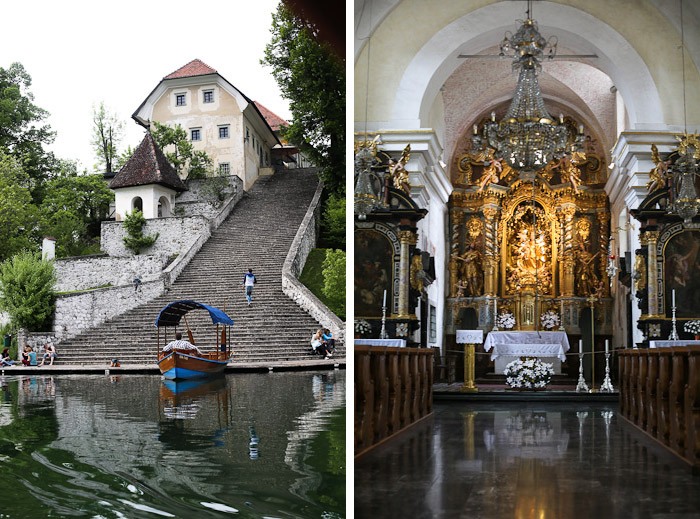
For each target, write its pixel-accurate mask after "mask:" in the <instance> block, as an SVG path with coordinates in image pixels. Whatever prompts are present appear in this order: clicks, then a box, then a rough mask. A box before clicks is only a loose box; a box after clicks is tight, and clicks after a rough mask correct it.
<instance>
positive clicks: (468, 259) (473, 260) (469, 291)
mask: <svg viewBox="0 0 700 519" xmlns="http://www.w3.org/2000/svg"><path fill="white" fill-rule="evenodd" d="M454 258H455V259H457V260H459V261H462V262H464V265H463V268H462V280H463V281H464V284H465V285H466V287H465V292H466V295H468V296H480V295H481V294H482V293H483V291H484V275H483V271H482V268H481V252H479V251H478V250H477V248H476V246H475V245H474V244H473V243H470V244H467V250H465V251H464V254H462V255H461V256H460V255H458V254H456V255H455V256H454Z"/></svg>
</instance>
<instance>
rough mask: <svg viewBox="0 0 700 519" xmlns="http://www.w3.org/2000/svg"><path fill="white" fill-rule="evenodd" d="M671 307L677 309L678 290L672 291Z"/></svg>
mask: <svg viewBox="0 0 700 519" xmlns="http://www.w3.org/2000/svg"><path fill="white" fill-rule="evenodd" d="M671 306H672V307H673V308H675V307H676V289H675V288H674V289H673V290H671Z"/></svg>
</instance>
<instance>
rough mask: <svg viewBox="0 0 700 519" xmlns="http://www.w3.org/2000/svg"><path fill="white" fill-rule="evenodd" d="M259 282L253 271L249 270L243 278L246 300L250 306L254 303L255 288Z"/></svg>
mask: <svg viewBox="0 0 700 519" xmlns="http://www.w3.org/2000/svg"><path fill="white" fill-rule="evenodd" d="M257 282H258V280H257V279H256V278H255V275H254V274H253V269H248V272H246V274H245V275H244V276H243V285H244V286H245V298H246V299H247V300H248V306H250V303H252V302H253V286H255V283H257Z"/></svg>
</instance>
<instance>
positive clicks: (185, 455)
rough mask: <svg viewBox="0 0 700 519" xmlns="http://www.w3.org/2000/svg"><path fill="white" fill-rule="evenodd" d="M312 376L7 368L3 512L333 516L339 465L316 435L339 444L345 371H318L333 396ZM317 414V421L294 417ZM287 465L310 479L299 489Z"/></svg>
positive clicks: (338, 508) (0, 405) (0, 459)
mask: <svg viewBox="0 0 700 519" xmlns="http://www.w3.org/2000/svg"><path fill="white" fill-rule="evenodd" d="M316 376H321V375H319V374H318V373H313V374H312V373H280V374H277V373H275V374H266V375H257V374H243V375H241V374H236V375H227V376H225V377H221V378H220V379H217V380H209V381H205V382H204V383H202V384H198V385H196V386H195V385H191V386H190V385H181V384H177V385H174V383H170V384H165V383H163V382H162V381H161V380H160V378H159V377H154V376H140V375H130V376H118V377H113V376H111V377H110V376H71V375H66V376H61V377H46V376H43V377H42V376H38V377H25V376H14V377H7V376H6V377H5V382H6V383H5V384H2V383H1V381H0V386H2V389H3V395H2V399H0V463H2V465H1V466H0V467H1V470H0V487H1V488H12V489H13V496H12V499H11V500H9V501H3V504H2V507H1V508H2V512H3V513H4V514H6V515H5V516H8V517H30V516H36V517H44V516H47V515H58V516H66V515H81V514H82V515H85V516H93V517H98V516H102V517H116V516H122V517H152V516H153V515H154V514H155V515H162V516H175V517H182V516H185V515H186V514H189V515H190V516H192V517H207V516H212V517H214V516H218V515H220V514H221V513H222V512H223V513H235V512H237V511H245V512H246V514H247V515H246V516H249V517H262V516H270V517H281V516H284V517H320V516H322V515H324V516H327V517H341V516H342V515H343V514H344V510H345V503H344V499H345V492H344V487H345V476H344V472H342V470H344V468H343V467H342V466H341V467H340V469H341V470H340V471H338V470H336V468H337V467H335V466H334V465H332V464H331V463H329V461H333V458H332V457H329V456H328V455H327V453H326V451H325V450H324V449H325V448H324V447H319V446H324V445H328V444H331V445H332V447H333V449H344V439H345V415H344V413H345V408H344V405H345V403H344V394H345V388H344V386H345V372H342V371H340V372H333V373H328V374H325V373H324V374H323V375H322V376H323V378H324V381H325V382H324V383H325V385H326V392H327V393H328V394H339V395H343V401H340V400H338V399H330V400H328V399H322V400H321V401H319V399H318V397H317V395H316V389H315V385H314V384H315V380H316V379H315V378H314V377H316ZM320 409H323V412H321V411H320ZM324 413H325V414H326V417H327V419H326V420H325V421H323V422H321V421H317V422H316V423H317V425H318V426H317V427H316V428H308V427H300V424H306V423H307V422H308V419H309V416H313V415H316V414H318V415H319V416H320V415H321V414H324ZM321 423H323V427H322V426H320V424H321ZM300 428H301V429H304V430H305V431H306V432H307V433H308V434H307V435H305V436H303V437H301V436H299V435H298V432H299V430H300ZM257 431H260V432H261V433H262V434H261V436H263V437H264V439H265V442H264V446H265V450H264V456H262V455H260V454H259V451H258V445H259V443H260V439H259V438H258V432H257ZM339 438H341V439H342V443H339V442H338V439H339ZM290 452H291V453H293V454H291V458H292V459H293V460H294V464H293V467H290V465H289V456H290ZM319 453H321V454H322V455H321V456H317V455H316V454H319ZM342 457H343V461H344V450H343V456H342ZM296 466H303V467H304V470H305V471H306V472H305V473H304V475H305V477H306V478H307V479H310V480H311V481H312V482H313V484H310V485H305V486H304V488H303V491H300V487H299V483H298V482H299V474H298V471H297V470H296V468H295V467H296ZM341 472H342V473H341Z"/></svg>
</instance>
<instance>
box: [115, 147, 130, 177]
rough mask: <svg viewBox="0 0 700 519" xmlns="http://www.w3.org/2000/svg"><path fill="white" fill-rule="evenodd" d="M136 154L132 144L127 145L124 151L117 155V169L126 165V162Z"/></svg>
mask: <svg viewBox="0 0 700 519" xmlns="http://www.w3.org/2000/svg"><path fill="white" fill-rule="evenodd" d="M133 154H134V149H133V148H132V147H131V146H127V147H126V149H125V150H124V151H122V152H121V154H120V155H119V156H118V157H117V161H116V163H115V169H116V170H117V171H119V170H120V169H122V168H123V167H124V164H126V162H127V161H128V160H129V159H130V158H131V156H132V155H133Z"/></svg>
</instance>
